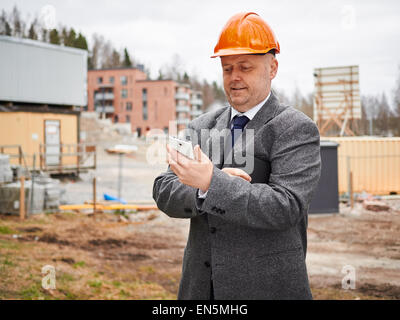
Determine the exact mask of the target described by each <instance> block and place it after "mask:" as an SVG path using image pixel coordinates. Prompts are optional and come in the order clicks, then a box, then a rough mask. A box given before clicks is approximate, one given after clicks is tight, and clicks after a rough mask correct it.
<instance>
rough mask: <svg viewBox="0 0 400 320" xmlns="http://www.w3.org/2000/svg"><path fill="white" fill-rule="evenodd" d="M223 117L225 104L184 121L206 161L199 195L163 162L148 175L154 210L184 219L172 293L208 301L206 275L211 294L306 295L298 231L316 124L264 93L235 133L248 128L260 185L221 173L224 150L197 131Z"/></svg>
mask: <svg viewBox="0 0 400 320" xmlns="http://www.w3.org/2000/svg"><path fill="white" fill-rule="evenodd" d="M229 121H230V107H225V108H221V109H219V110H217V111H215V112H210V113H206V114H204V115H202V116H200V117H199V118H197V119H195V120H193V121H192V122H191V123H190V125H189V128H191V129H194V130H192V133H191V134H189V135H190V138H191V139H192V140H193V139H196V140H197V141H196V142H197V143H198V144H199V145H200V146H201V148H202V150H203V151H204V152H205V153H206V154H207V155H208V156H209V157H210V159H211V160H212V161H213V163H214V169H213V174H212V180H211V184H210V187H209V190H208V193H207V196H206V198H205V199H204V200H201V199H199V198H198V197H197V189H195V188H192V187H189V186H186V185H184V184H182V183H181V182H180V181H179V180H178V178H177V176H176V175H175V174H174V173H173V172H172V171H171V170H170V169H169V168H168V170H167V172H165V173H162V174H161V175H159V176H158V177H157V178H156V179H155V181H154V186H153V198H154V200H155V201H156V203H157V206H158V207H159V209H160V210H161V211H163V212H165V213H166V214H167V215H169V216H170V217H174V218H189V219H190V232H189V238H188V242H187V245H186V248H185V252H184V257H183V267H182V278H181V282H180V287H179V293H178V298H179V299H209V298H210V283H211V279H212V282H213V287H214V296H215V299H311V298H312V295H311V291H310V287H309V282H308V276H307V270H306V264H305V257H306V251H307V231H306V229H307V212H308V207H309V204H310V201H311V198H312V195H313V194H314V191H315V189H316V187H317V184H318V180H319V177H320V170H321V161H320V147H319V132H318V128H317V126H316V125H315V123H314V122H313V121H312V120H311V119H309V118H308V117H307V116H305V115H304V114H303V113H302V112H300V111H297V110H296V109H294V108H292V107H289V106H284V105H282V104H280V103H279V101H278V99H277V98H276V96H275V95H274V94H273V93H271V96H270V98H269V99H268V100H267V102H266V104H265V105H264V106H263V107H262V108H261V109H260V110H259V111H258V113H257V114H256V115H255V117H254V118H253V119H252V120H251V121H250V122H249V123H248V124H247V126H246V128H245V131H244V133H243V134H242V136H245V134H246V130H249V129H253V130H254V133H255V134H254V137H255V139H254V140H253V142H251V141H250V142H248V144H251V143H254V148H253V150H254V156H255V158H257V159H258V160H257V161H261V163H264V164H265V165H266V167H268V170H267V172H266V173H265V175H266V181H265V183H249V182H247V181H245V180H244V179H242V178H239V177H232V176H229V175H227V174H226V173H224V172H222V171H221V168H222V167H224V166H232V165H225V162H224V161H221V157H225V156H226V155H225V153H226V152H227V151H226V150H225V152H224V155H221V153H219V154H216V153H215V152H214V153H213V152H212V150H211V149H212V143H211V141H213V138H216V137H213V135H217V130H215V131H213V132H212V133H211V134H210V135H208V134H201V132H200V130H201V129H204V128H215V129H218V130H222V129H224V128H227V127H228V126H229ZM193 131H194V133H193ZM228 131H229V130H228ZM214 140H215V139H214ZM217 140H218V137H217ZM221 141H222V142H220V143H221V144H223V143H224V141H223V140H221ZM226 141H227V143H225V146H226V145H229V143H230V142H229V139H228V140H226ZM228 142H229V143H228ZM246 148H247V146H246ZM225 149H226V148H225ZM228 149H229V148H228ZM246 151H247V149H246ZM228 152H229V151H228ZM261 172H262V170H261ZM248 173H251V172H248ZM258 175H259V173H258ZM255 178H256V179H255V180H257V177H255ZM258 180H259V177H258Z"/></svg>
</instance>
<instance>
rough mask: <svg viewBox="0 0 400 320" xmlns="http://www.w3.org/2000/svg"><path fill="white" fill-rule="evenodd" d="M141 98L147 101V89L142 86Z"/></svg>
mask: <svg viewBox="0 0 400 320" xmlns="http://www.w3.org/2000/svg"><path fill="white" fill-rule="evenodd" d="M142 100H143V101H147V89H146V88H144V89H143V90H142Z"/></svg>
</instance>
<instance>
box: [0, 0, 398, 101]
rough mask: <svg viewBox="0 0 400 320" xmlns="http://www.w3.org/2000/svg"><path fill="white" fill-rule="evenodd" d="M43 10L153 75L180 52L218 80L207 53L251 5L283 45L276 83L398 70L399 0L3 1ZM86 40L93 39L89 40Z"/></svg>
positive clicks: (385, 76)
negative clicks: (326, 72) (350, 68)
mask: <svg viewBox="0 0 400 320" xmlns="http://www.w3.org/2000/svg"><path fill="white" fill-rule="evenodd" d="M15 4H16V5H17V6H18V8H19V9H20V11H21V12H22V14H23V17H27V15H28V14H29V15H30V17H33V16H34V15H35V14H37V15H38V16H39V15H40V13H41V11H42V9H43V7H45V6H46V5H50V6H53V7H54V9H55V18H56V23H57V25H58V23H61V24H63V25H66V26H72V27H74V28H75V30H76V31H80V32H82V33H83V34H85V35H86V36H87V37H88V40H89V42H90V40H91V37H92V34H94V33H98V34H101V35H103V36H104V37H105V38H106V39H108V40H110V41H111V42H112V43H113V45H114V46H115V47H116V48H117V49H122V48H123V47H127V48H128V50H129V52H130V53H131V55H132V56H133V57H134V58H138V59H139V60H140V61H142V62H143V63H144V64H145V65H146V66H147V67H149V68H150V70H151V74H152V76H154V77H155V76H157V74H158V70H159V68H160V67H162V66H164V65H165V64H166V63H168V62H170V61H171V60H172V57H173V55H174V54H179V56H180V57H181V59H182V61H183V64H184V67H185V69H186V70H187V71H188V72H189V73H191V74H193V73H195V74H196V75H197V76H198V77H199V78H200V79H202V78H206V79H208V80H209V81H213V80H217V81H219V82H220V83H221V70H220V62H219V58H217V59H210V55H211V54H212V53H213V49H214V46H215V44H216V42H217V39H218V36H219V33H220V31H221V29H222V27H223V25H224V24H225V23H226V21H227V20H228V19H229V18H230V17H231V16H232V15H233V14H235V13H237V12H243V11H254V12H257V13H258V14H259V15H260V16H262V17H263V18H264V20H266V21H267V22H268V23H269V24H270V26H271V27H272V28H273V30H274V32H275V34H276V36H277V37H278V40H279V42H280V46H281V54H279V55H278V56H277V57H278V61H279V71H278V75H277V78H276V79H275V80H274V82H273V85H274V86H275V87H276V88H278V89H283V90H284V91H285V92H286V93H288V94H290V93H292V92H293V90H294V88H295V87H296V86H297V87H298V88H299V89H300V90H301V92H302V93H303V94H306V93H309V92H312V91H313V69H314V68H316V67H329V66H342V65H359V66H360V88H361V94H380V93H382V92H385V93H386V94H387V95H388V100H389V101H390V102H391V101H392V91H393V89H394V86H395V83H396V79H397V77H398V75H399V73H400V71H399V66H400V1H398V0H380V1H378V0H362V1H354V0H353V1H351V0H347V1H343V0H336V1H312V0H299V1H294V0H279V1H266V0H260V1H259V0H253V1H252V0H246V1H243V0H242V1H236V0H201V1H199V0H167V1H165V0H164V1H163V0H156V1H154V0H147V1H144V0H141V1H138V0H130V1H128V0H62V1H60V0H57V1H52V0H2V1H1V5H0V6H1V9H5V10H6V11H7V12H10V11H11V9H12V7H13V6H14V5H15ZM89 44H90V43H89Z"/></svg>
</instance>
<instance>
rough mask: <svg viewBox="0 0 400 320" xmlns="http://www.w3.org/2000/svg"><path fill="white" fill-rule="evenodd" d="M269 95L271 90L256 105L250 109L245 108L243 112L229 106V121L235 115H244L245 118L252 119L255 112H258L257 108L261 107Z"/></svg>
mask: <svg viewBox="0 0 400 320" xmlns="http://www.w3.org/2000/svg"><path fill="white" fill-rule="evenodd" d="M270 96H271V91H270V92H269V94H268V96H267V97H266V98H265V99H264V100H263V101H261V102H260V103H259V104H257V105H256V106H254V107H253V108H251V109H250V110H247V111H246V112H244V113H241V112H239V111H237V110H236V109H235V108H233V107H232V108H231V121H232V119H233V117H234V116H236V115H239V116H246V117H247V118H249V119H250V120H252V119H253V118H254V116H255V115H256V113H257V112H258V110H260V109H261V107H262V106H263V105H264V104H265V103H266V102H267V100H268V99H269V97H270Z"/></svg>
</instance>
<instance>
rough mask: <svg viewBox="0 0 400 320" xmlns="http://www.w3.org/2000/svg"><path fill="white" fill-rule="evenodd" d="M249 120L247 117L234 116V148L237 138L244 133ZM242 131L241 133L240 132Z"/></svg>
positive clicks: (232, 130)
mask: <svg viewBox="0 0 400 320" xmlns="http://www.w3.org/2000/svg"><path fill="white" fill-rule="evenodd" d="M249 120H250V119H249V118H247V117H246V116H234V117H233V126H232V129H231V133H232V147H233V145H234V144H235V141H236V139H237V137H238V136H239V135H240V134H241V133H242V132H243V129H244V126H245V125H246V124H247V122H249ZM239 129H240V132H239V131H238V130H239Z"/></svg>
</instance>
